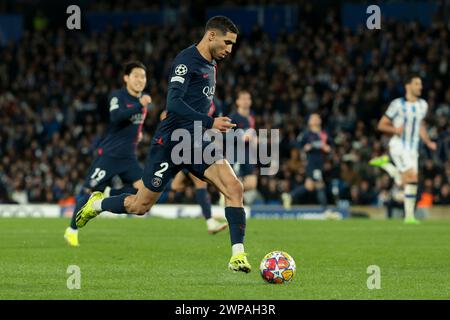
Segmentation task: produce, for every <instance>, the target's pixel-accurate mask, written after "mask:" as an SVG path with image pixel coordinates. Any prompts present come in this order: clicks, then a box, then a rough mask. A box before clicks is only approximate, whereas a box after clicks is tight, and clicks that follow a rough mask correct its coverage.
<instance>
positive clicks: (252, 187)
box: [228, 90, 258, 204]
mask: <svg viewBox="0 0 450 320" xmlns="http://www.w3.org/2000/svg"><path fill="white" fill-rule="evenodd" d="M251 105H252V96H251V94H250V92H248V91H247V90H240V91H239V92H238V93H237V97H236V111H235V112H232V113H231V114H229V115H228V116H229V117H230V119H231V122H232V123H234V124H236V129H242V130H244V135H243V136H242V139H243V141H244V144H245V145H244V147H245V150H241V151H243V152H244V153H245V161H244V163H240V162H238V161H237V160H238V158H237V154H235V155H234V157H235V159H234V163H233V169H234V172H235V173H236V175H237V176H238V177H239V178H241V179H242V183H243V185H244V200H245V202H246V203H247V204H252V203H253V201H254V199H255V198H256V196H257V193H256V187H257V185H258V176H257V169H256V166H255V164H252V163H249V162H250V156H249V155H250V152H251V151H250V148H251V147H252V146H255V145H256V142H257V136H256V134H255V132H254V131H252V130H250V129H255V118H254V117H253V115H252V114H251V112H250V107H251ZM255 150H256V149H255ZM236 152H240V151H239V150H237V148H235V153H236Z"/></svg>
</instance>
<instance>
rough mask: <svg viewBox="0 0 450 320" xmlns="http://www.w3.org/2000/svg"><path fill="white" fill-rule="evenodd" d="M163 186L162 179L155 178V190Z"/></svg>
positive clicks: (153, 184) (153, 180)
mask: <svg viewBox="0 0 450 320" xmlns="http://www.w3.org/2000/svg"><path fill="white" fill-rule="evenodd" d="M161 184H162V180H161V178H158V177H153V179H152V186H154V187H155V188H159V187H160V186H161Z"/></svg>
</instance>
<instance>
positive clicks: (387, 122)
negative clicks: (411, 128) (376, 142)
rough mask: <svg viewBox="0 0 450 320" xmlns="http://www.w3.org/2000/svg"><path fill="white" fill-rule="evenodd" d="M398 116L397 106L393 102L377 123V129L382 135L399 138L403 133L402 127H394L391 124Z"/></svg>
mask: <svg viewBox="0 0 450 320" xmlns="http://www.w3.org/2000/svg"><path fill="white" fill-rule="evenodd" d="M398 114H399V111H398V106H397V104H395V103H394V101H393V102H391V104H390V105H389V107H388V108H387V110H386V113H385V114H384V115H383V116H382V117H381V119H380V121H379V122H378V126H377V129H378V130H379V131H381V132H384V133H388V134H393V135H399V136H401V135H402V133H403V126H401V127H395V126H394V123H393V120H394V119H395V117H397V116H398Z"/></svg>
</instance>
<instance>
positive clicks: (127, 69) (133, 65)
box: [123, 61, 147, 76]
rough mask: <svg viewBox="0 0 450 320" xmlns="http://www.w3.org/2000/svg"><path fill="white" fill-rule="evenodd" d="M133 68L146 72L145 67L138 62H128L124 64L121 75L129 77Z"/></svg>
mask: <svg viewBox="0 0 450 320" xmlns="http://www.w3.org/2000/svg"><path fill="white" fill-rule="evenodd" d="M134 68H140V69H144V70H145V71H147V67H146V66H145V65H144V64H143V63H142V62H140V61H129V62H127V63H126V64H125V66H124V68H123V73H124V74H125V75H127V76H129V75H130V73H131V71H133V69H134Z"/></svg>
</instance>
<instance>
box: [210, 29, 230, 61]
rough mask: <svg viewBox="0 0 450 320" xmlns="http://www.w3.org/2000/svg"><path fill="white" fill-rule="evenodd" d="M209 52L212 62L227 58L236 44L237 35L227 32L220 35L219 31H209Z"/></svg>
mask: <svg viewBox="0 0 450 320" xmlns="http://www.w3.org/2000/svg"><path fill="white" fill-rule="evenodd" d="M209 39H210V50H211V55H212V57H213V59H214V60H216V61H219V60H222V59H224V58H225V57H227V56H228V55H229V54H230V53H231V51H232V49H233V45H234V44H235V43H236V39H237V34H235V33H231V32H227V33H226V34H222V32H220V31H211V33H210V37H209Z"/></svg>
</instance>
